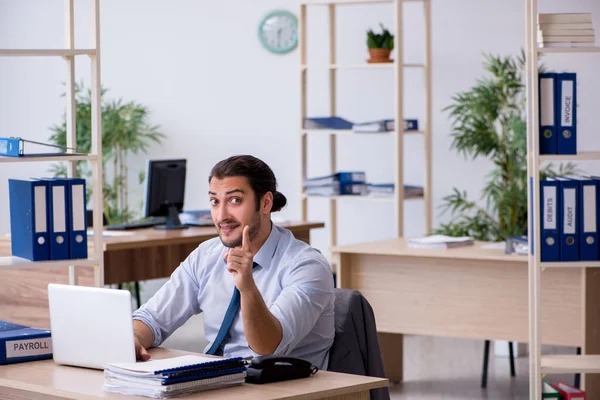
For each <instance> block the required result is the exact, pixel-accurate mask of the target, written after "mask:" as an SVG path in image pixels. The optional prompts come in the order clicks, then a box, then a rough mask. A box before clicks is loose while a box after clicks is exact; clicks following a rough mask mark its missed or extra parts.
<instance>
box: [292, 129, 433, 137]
mask: <svg viewBox="0 0 600 400" xmlns="http://www.w3.org/2000/svg"><path fill="white" fill-rule="evenodd" d="M310 133H315V134H321V135H323V134H328V135H331V134H334V135H359V136H369V135H373V136H379V135H395V134H396V131H389V132H354V131H353V130H352V129H304V130H303V131H302V134H303V135H308V134H310ZM424 133H425V132H423V131H404V134H405V135H422V134H424Z"/></svg>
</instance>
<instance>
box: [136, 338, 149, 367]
mask: <svg viewBox="0 0 600 400" xmlns="http://www.w3.org/2000/svg"><path fill="white" fill-rule="evenodd" d="M135 358H137V359H138V360H140V361H148V360H149V359H150V353H148V351H147V350H146V348H145V347H144V346H142V344H141V343H140V341H139V340H138V339H137V338H135Z"/></svg>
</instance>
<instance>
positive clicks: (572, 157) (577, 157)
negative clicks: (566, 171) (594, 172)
mask: <svg viewBox="0 0 600 400" xmlns="http://www.w3.org/2000/svg"><path fill="white" fill-rule="evenodd" d="M538 160H539V161H540V163H542V162H545V161H584V160H600V151H582V152H579V153H578V154H544V155H539V156H538Z"/></svg>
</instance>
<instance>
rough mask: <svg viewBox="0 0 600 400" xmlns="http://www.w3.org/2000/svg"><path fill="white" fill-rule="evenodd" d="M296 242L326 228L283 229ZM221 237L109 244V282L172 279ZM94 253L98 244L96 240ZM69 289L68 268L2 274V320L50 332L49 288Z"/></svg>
mask: <svg viewBox="0 0 600 400" xmlns="http://www.w3.org/2000/svg"><path fill="white" fill-rule="evenodd" d="M278 225H279V226H283V227H285V228H287V229H289V230H290V231H291V232H292V233H293V234H294V236H295V237H296V238H298V239H299V240H303V241H305V242H307V243H309V242H310V230H311V229H315V228H322V227H323V226H325V225H324V224H323V223H322V222H291V223H284V224H278ZM214 237H217V230H216V228H214V227H194V228H189V229H184V230H173V231H161V230H156V229H140V230H136V231H134V232H133V235H127V236H120V237H106V238H105V239H104V278H105V279H104V282H105V284H117V283H123V282H133V281H144V280H148V279H156V278H167V277H169V276H170V275H171V273H172V272H173V271H174V270H175V268H177V267H178V266H179V264H180V263H181V262H182V261H183V260H184V259H185V258H186V257H187V256H188V255H189V253H191V252H192V250H194V249H195V248H196V247H198V245H199V244H200V243H202V242H204V241H206V240H208V239H212V238H214ZM89 242H90V253H91V252H92V251H93V248H92V246H93V242H92V241H91V240H90V241H89ZM10 253H11V251H10V240H9V239H8V238H6V237H3V238H0V256H9V255H10ZM78 271H79V284H81V285H86V286H93V271H92V268H91V267H79V268H78ZM50 282H54V283H68V282H69V279H68V267H64V268H63V267H61V268H52V269H36V270H27V269H14V270H2V269H0V316H1V319H4V320H8V321H11V322H14V323H19V324H24V325H29V326H36V327H42V328H48V327H49V326H50V320H49V315H48V293H47V286H48V283H50Z"/></svg>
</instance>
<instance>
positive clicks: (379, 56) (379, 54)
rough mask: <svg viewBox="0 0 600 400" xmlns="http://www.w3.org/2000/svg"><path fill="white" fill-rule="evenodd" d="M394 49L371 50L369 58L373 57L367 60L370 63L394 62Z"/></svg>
mask: <svg viewBox="0 0 600 400" xmlns="http://www.w3.org/2000/svg"><path fill="white" fill-rule="evenodd" d="M391 52H392V49H369V56H370V57H371V58H370V59H369V60H367V62H368V63H389V62H392V60H391V59H390V53H391Z"/></svg>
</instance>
